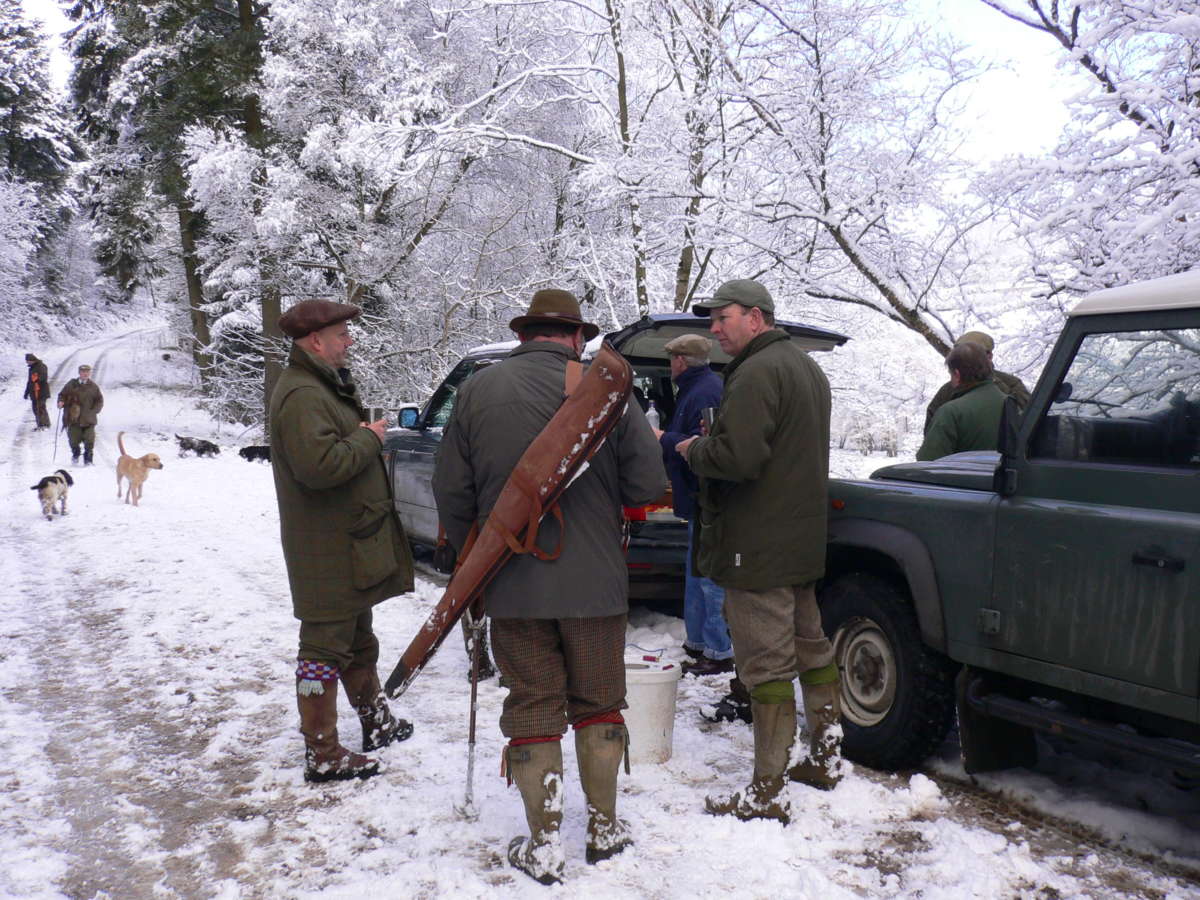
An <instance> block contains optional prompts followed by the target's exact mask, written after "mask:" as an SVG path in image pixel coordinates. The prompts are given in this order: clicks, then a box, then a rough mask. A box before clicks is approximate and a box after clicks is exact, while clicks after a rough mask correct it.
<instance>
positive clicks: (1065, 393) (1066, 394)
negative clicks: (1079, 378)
mask: <svg viewBox="0 0 1200 900" xmlns="http://www.w3.org/2000/svg"><path fill="white" fill-rule="evenodd" d="M1074 390H1075V388H1074V387H1073V386H1072V385H1071V382H1069V381H1064V382H1063V383H1062V384H1060V385H1059V386H1058V390H1057V391H1055V392H1054V402H1055V403H1066V402H1067V401H1068V400H1070V399H1071V393H1072V391H1074Z"/></svg>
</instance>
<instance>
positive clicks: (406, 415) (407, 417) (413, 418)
mask: <svg viewBox="0 0 1200 900" xmlns="http://www.w3.org/2000/svg"><path fill="white" fill-rule="evenodd" d="M419 415H420V413H419V412H418V411H417V410H415V409H402V410H400V427H401V428H416V427H417V417H418V416H419Z"/></svg>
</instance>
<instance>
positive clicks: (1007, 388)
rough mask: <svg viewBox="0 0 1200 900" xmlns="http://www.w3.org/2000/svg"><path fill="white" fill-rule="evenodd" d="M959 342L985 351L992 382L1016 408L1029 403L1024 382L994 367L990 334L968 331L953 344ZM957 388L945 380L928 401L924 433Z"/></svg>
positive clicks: (1022, 409)
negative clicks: (1015, 404)
mask: <svg viewBox="0 0 1200 900" xmlns="http://www.w3.org/2000/svg"><path fill="white" fill-rule="evenodd" d="M959 344H975V345H977V346H979V347H982V348H983V350H984V352H986V353H987V358H988V364H989V365H990V366H992V367H993V368H992V382H993V383H994V384H995V385H996V387H998V388H999V389H1000V390H1001V391H1003V392H1004V393H1005V394H1006V395H1007V396H1009V397H1012V398H1013V399H1014V400H1016V401H1017V409H1019V410H1021V411H1022V412H1023V411H1024V410H1025V407H1027V406H1028V405H1029V389H1028V388H1027V387H1025V382H1023V381H1021V379H1020V378H1018V377H1017V376H1016V375H1011V374H1009V373H1008V372H1001V371H1000V370H999V369H996V368H995V367H994V366H995V364H994V363H993V362H992V350H993V349H994V348H995V346H996V342H995V341H993V340H992V336H991V335H990V334H984V333H983V332H982V331H968V332H967V333H966V334H964V335H963V336H962V337H960V338H959V339H958V340H957V341H955V342H954V346H955V347H957V346H958V345H959ZM959 393H960V392H959V391H958V389H957V388H956V387H955V385H954V383H953V382H950V381H947V382H946V383H945V384H943V385H942V386H941V387H940V388H938V391H937V393H936V394H934V395H933V399H932V400H930V401H929V406H928V407H927V408H926V410H925V432H924V433H925V434H929V426H931V425H932V424H933V417H934V416H935V415H937V411H938V410H939V409H941V408H942V405H943V404H945V403H949V402H950V401H951V400H953V399H954V398H955V397H957V396H958V395H959Z"/></svg>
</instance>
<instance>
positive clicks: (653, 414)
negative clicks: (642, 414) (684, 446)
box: [646, 400, 661, 428]
mask: <svg viewBox="0 0 1200 900" xmlns="http://www.w3.org/2000/svg"><path fill="white" fill-rule="evenodd" d="M646 421H647V422H649V423H650V427H651V428H659V427H660V425H659V422H660V421H661V417H660V416H659V414H658V407H657V406H655V405H654V401H653V400H651V401H650V406H649V408H647V410H646Z"/></svg>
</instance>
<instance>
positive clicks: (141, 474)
mask: <svg viewBox="0 0 1200 900" xmlns="http://www.w3.org/2000/svg"><path fill="white" fill-rule="evenodd" d="M124 435H125V432H123V431H119V432H117V446H118V447H120V448H121V455H120V456H119V457H117V499H118V500H120V499H121V479H122V478H125V479H128V481H129V487H128V488H127V489H126V490H125V502H126V503H129V502H131V501H132V503H133V505H134V506H137V505H138V500H140V499H141V498H142V484H143V483H144V482H145V481H146V479H147V478H148V477H149V476H150V470H151V469H161V468H162V467H163V464H162V460H161V459H159V458H158V454H157V453H147V454H146V455H145V456H138V457H136V458H135V457H132V456H130V455H129V454H128V453H126V452H125V442H124V441H123V440H121V438H122V437H124Z"/></svg>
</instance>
